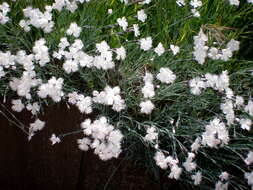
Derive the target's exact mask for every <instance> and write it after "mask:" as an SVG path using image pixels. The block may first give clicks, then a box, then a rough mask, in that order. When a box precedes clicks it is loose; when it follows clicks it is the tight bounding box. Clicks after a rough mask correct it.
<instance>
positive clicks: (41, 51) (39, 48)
mask: <svg viewBox="0 0 253 190" xmlns="http://www.w3.org/2000/svg"><path fill="white" fill-rule="evenodd" d="M45 44H46V41H45V39H43V38H41V39H40V40H37V41H36V42H35V45H34V47H33V53H34V58H35V60H36V61H38V62H39V64H40V66H42V67H43V66H45V64H46V63H49V61H50V58H49V53H48V47H47V46H46V45H45Z"/></svg>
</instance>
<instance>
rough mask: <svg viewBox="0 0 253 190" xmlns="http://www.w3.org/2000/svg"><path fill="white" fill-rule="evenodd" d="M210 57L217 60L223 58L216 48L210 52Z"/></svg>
mask: <svg viewBox="0 0 253 190" xmlns="http://www.w3.org/2000/svg"><path fill="white" fill-rule="evenodd" d="M208 57H209V58H211V59H214V60H217V59H220V58H221V54H219V50H218V49H217V48H216V47H211V48H210V49H209V52H208Z"/></svg>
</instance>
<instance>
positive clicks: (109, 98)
mask: <svg viewBox="0 0 253 190" xmlns="http://www.w3.org/2000/svg"><path fill="white" fill-rule="evenodd" d="M93 101H94V102H95V103H99V104H104V105H109V106H112V109H113V110H115V111H117V112H120V111H121V110H124V109H125V107H126V105H125V101H124V99H122V98H121V96H120V88H119V87H118V86H116V87H113V88H112V87H110V86H106V87H105V88H104V90H103V91H101V92H98V91H96V90H95V91H93Z"/></svg>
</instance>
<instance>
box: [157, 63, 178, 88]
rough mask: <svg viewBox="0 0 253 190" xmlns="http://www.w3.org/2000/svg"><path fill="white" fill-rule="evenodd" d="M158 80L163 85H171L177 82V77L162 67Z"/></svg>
mask: <svg viewBox="0 0 253 190" xmlns="http://www.w3.org/2000/svg"><path fill="white" fill-rule="evenodd" d="M156 78H157V79H158V80H160V81H161V82H162V83H166V84H171V83H173V82H174V81H175V80H176V75H175V74H174V73H173V72H172V71H171V70H170V69H169V68H166V67H162V68H161V69H160V71H159V73H158V74H157V76H156Z"/></svg>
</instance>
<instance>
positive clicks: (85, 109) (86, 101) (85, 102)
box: [76, 95, 92, 114]
mask: <svg viewBox="0 0 253 190" xmlns="http://www.w3.org/2000/svg"><path fill="white" fill-rule="evenodd" d="M76 106H77V107H78V109H79V111H80V112H81V113H86V114H89V113H91V112H92V98H91V97H89V96H87V97H84V96H83V95H79V97H78V101H77V102H76Z"/></svg>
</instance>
